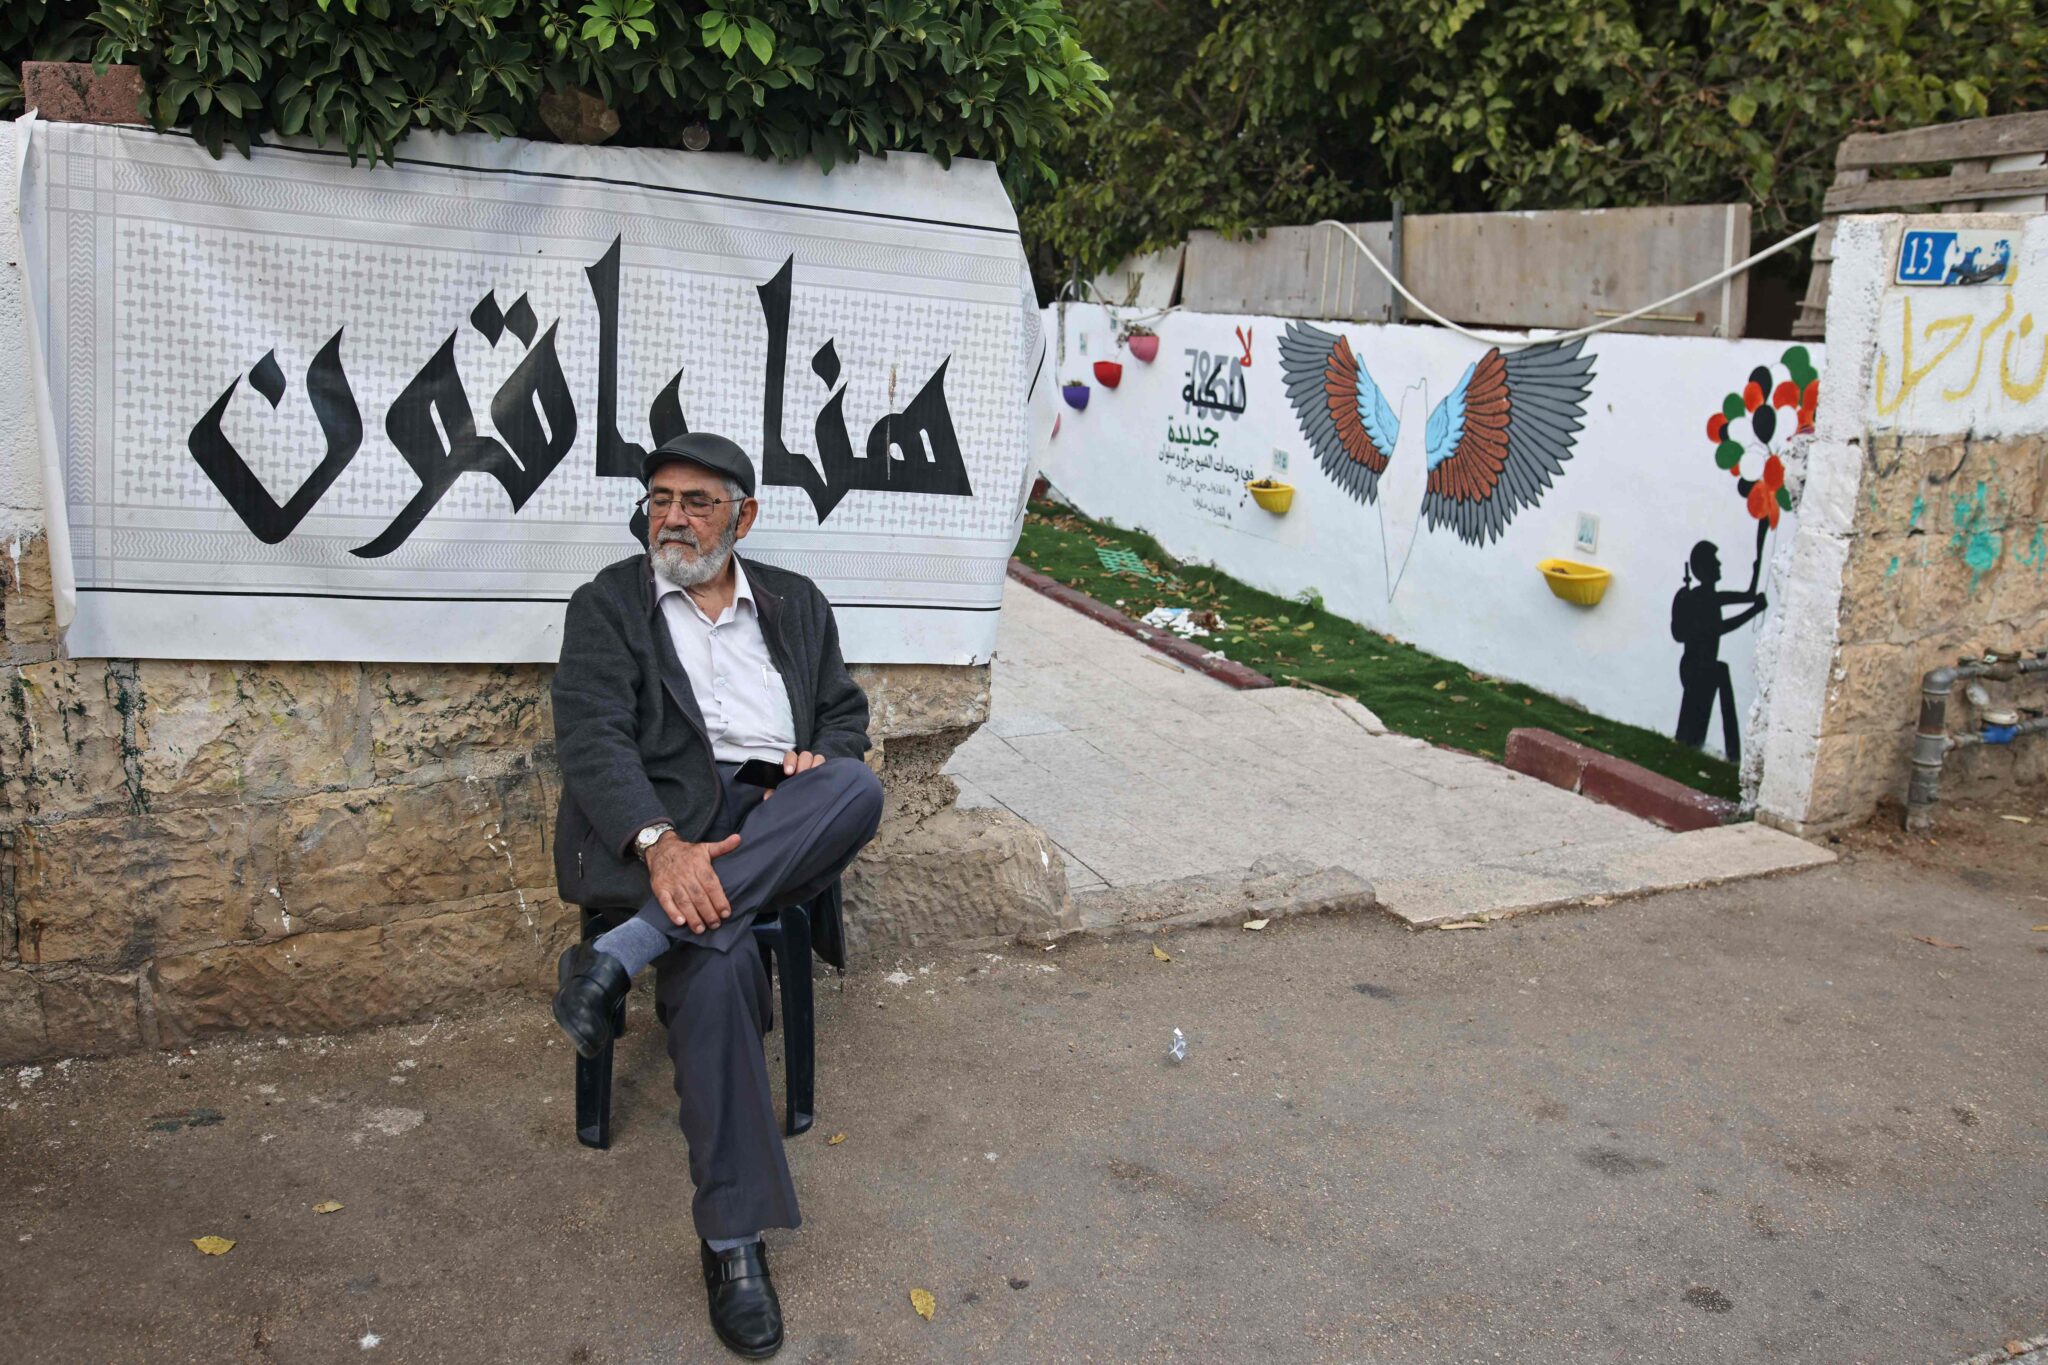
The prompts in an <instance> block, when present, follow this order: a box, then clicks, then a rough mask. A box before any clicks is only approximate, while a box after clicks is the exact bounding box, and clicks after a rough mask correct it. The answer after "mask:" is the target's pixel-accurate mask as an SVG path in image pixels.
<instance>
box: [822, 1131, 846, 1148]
mask: <svg viewBox="0 0 2048 1365" xmlns="http://www.w3.org/2000/svg"><path fill="white" fill-rule="evenodd" d="M844 1141H846V1134H844V1133H834V1134H833V1135H832V1136H831V1137H828V1138H826V1139H825V1145H826V1146H827V1147H837V1146H838V1145H839V1144H840V1143H842V1142H844Z"/></svg>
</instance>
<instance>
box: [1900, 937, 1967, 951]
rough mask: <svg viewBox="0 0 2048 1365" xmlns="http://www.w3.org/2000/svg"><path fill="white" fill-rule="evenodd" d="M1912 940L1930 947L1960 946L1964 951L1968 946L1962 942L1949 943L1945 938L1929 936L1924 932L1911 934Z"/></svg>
mask: <svg viewBox="0 0 2048 1365" xmlns="http://www.w3.org/2000/svg"><path fill="white" fill-rule="evenodd" d="M1913 941H1914V942H1915V943H1924V944H1926V945H1927V946H1928V947H1930V948H1961V949H1962V950H1963V951H1964V952H1968V951H1969V949H1968V947H1966V946H1965V945H1963V944H1960V943H1950V942H1949V941H1948V940H1947V939H1940V938H1929V937H1927V935H1925V934H1915V935H1913Z"/></svg>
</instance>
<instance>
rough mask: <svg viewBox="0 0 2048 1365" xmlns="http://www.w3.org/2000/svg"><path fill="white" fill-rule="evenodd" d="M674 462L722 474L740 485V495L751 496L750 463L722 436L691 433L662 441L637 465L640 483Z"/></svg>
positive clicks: (752, 471)
mask: <svg viewBox="0 0 2048 1365" xmlns="http://www.w3.org/2000/svg"><path fill="white" fill-rule="evenodd" d="M677 460H683V461H685V462H687V463H689V464H694V465H702V466H703V467H704V468H706V469H708V470H710V471H711V472H712V473H714V474H723V475H725V476H726V477H727V478H729V479H731V480H732V481H733V482H734V483H736V484H738V485H739V486H740V492H742V493H744V494H746V495H747V496H748V497H750V498H751V497H753V496H754V462H753V461H752V460H750V459H748V458H747V452H746V451H744V450H741V449H740V448H739V446H738V445H737V444H735V443H734V442H732V441H728V440H727V439H726V438H725V437H723V436H713V435H712V434H711V433H710V432H708V431H693V432H690V433H689V434H688V435H686V436H678V437H676V438H674V439H673V440H669V441H663V442H662V443H661V444H660V445H658V446H656V447H655V448H654V449H653V450H650V451H648V452H647V458H646V459H644V460H642V461H641V462H640V482H641V483H643V484H644V483H647V482H649V481H650V480H652V479H653V478H654V471H655V470H657V469H659V468H661V467H662V466H663V465H665V464H672V463H673V462H675V461H677Z"/></svg>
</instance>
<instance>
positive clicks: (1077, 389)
mask: <svg viewBox="0 0 2048 1365" xmlns="http://www.w3.org/2000/svg"><path fill="white" fill-rule="evenodd" d="M1060 396H1061V397H1063V398H1065V399H1066V400H1067V406H1068V407H1070V408H1072V409H1073V410H1074V411H1075V412H1079V411H1081V409H1083V408H1085V407H1087V406H1088V386H1087V385H1086V384H1067V385H1064V386H1062V387H1061V389H1060Z"/></svg>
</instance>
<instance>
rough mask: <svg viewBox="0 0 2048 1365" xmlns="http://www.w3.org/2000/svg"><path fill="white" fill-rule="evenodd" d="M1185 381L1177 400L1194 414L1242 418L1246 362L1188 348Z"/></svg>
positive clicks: (1235, 357) (1233, 357) (1229, 356)
mask: <svg viewBox="0 0 2048 1365" xmlns="http://www.w3.org/2000/svg"><path fill="white" fill-rule="evenodd" d="M1187 356H1188V382H1187V383H1185V384H1183V385H1181V386H1180V399H1181V401H1182V402H1183V403H1186V404H1187V405H1188V410H1189V411H1190V412H1193V413H1200V414H1211V413H1221V414H1224V415H1226V416H1228V417H1230V418H1231V419H1232V420H1235V419H1237V418H1239V417H1242V416H1244V408H1245V387H1244V367H1245V364H1246V363H1247V362H1245V361H1244V360H1242V359H1241V358H1239V357H1237V356H1234V355H1220V354H1218V353H1217V352H1215V351H1203V350H1197V349H1196V348H1194V347H1192V346H1190V347H1189V348H1188V352H1187Z"/></svg>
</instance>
